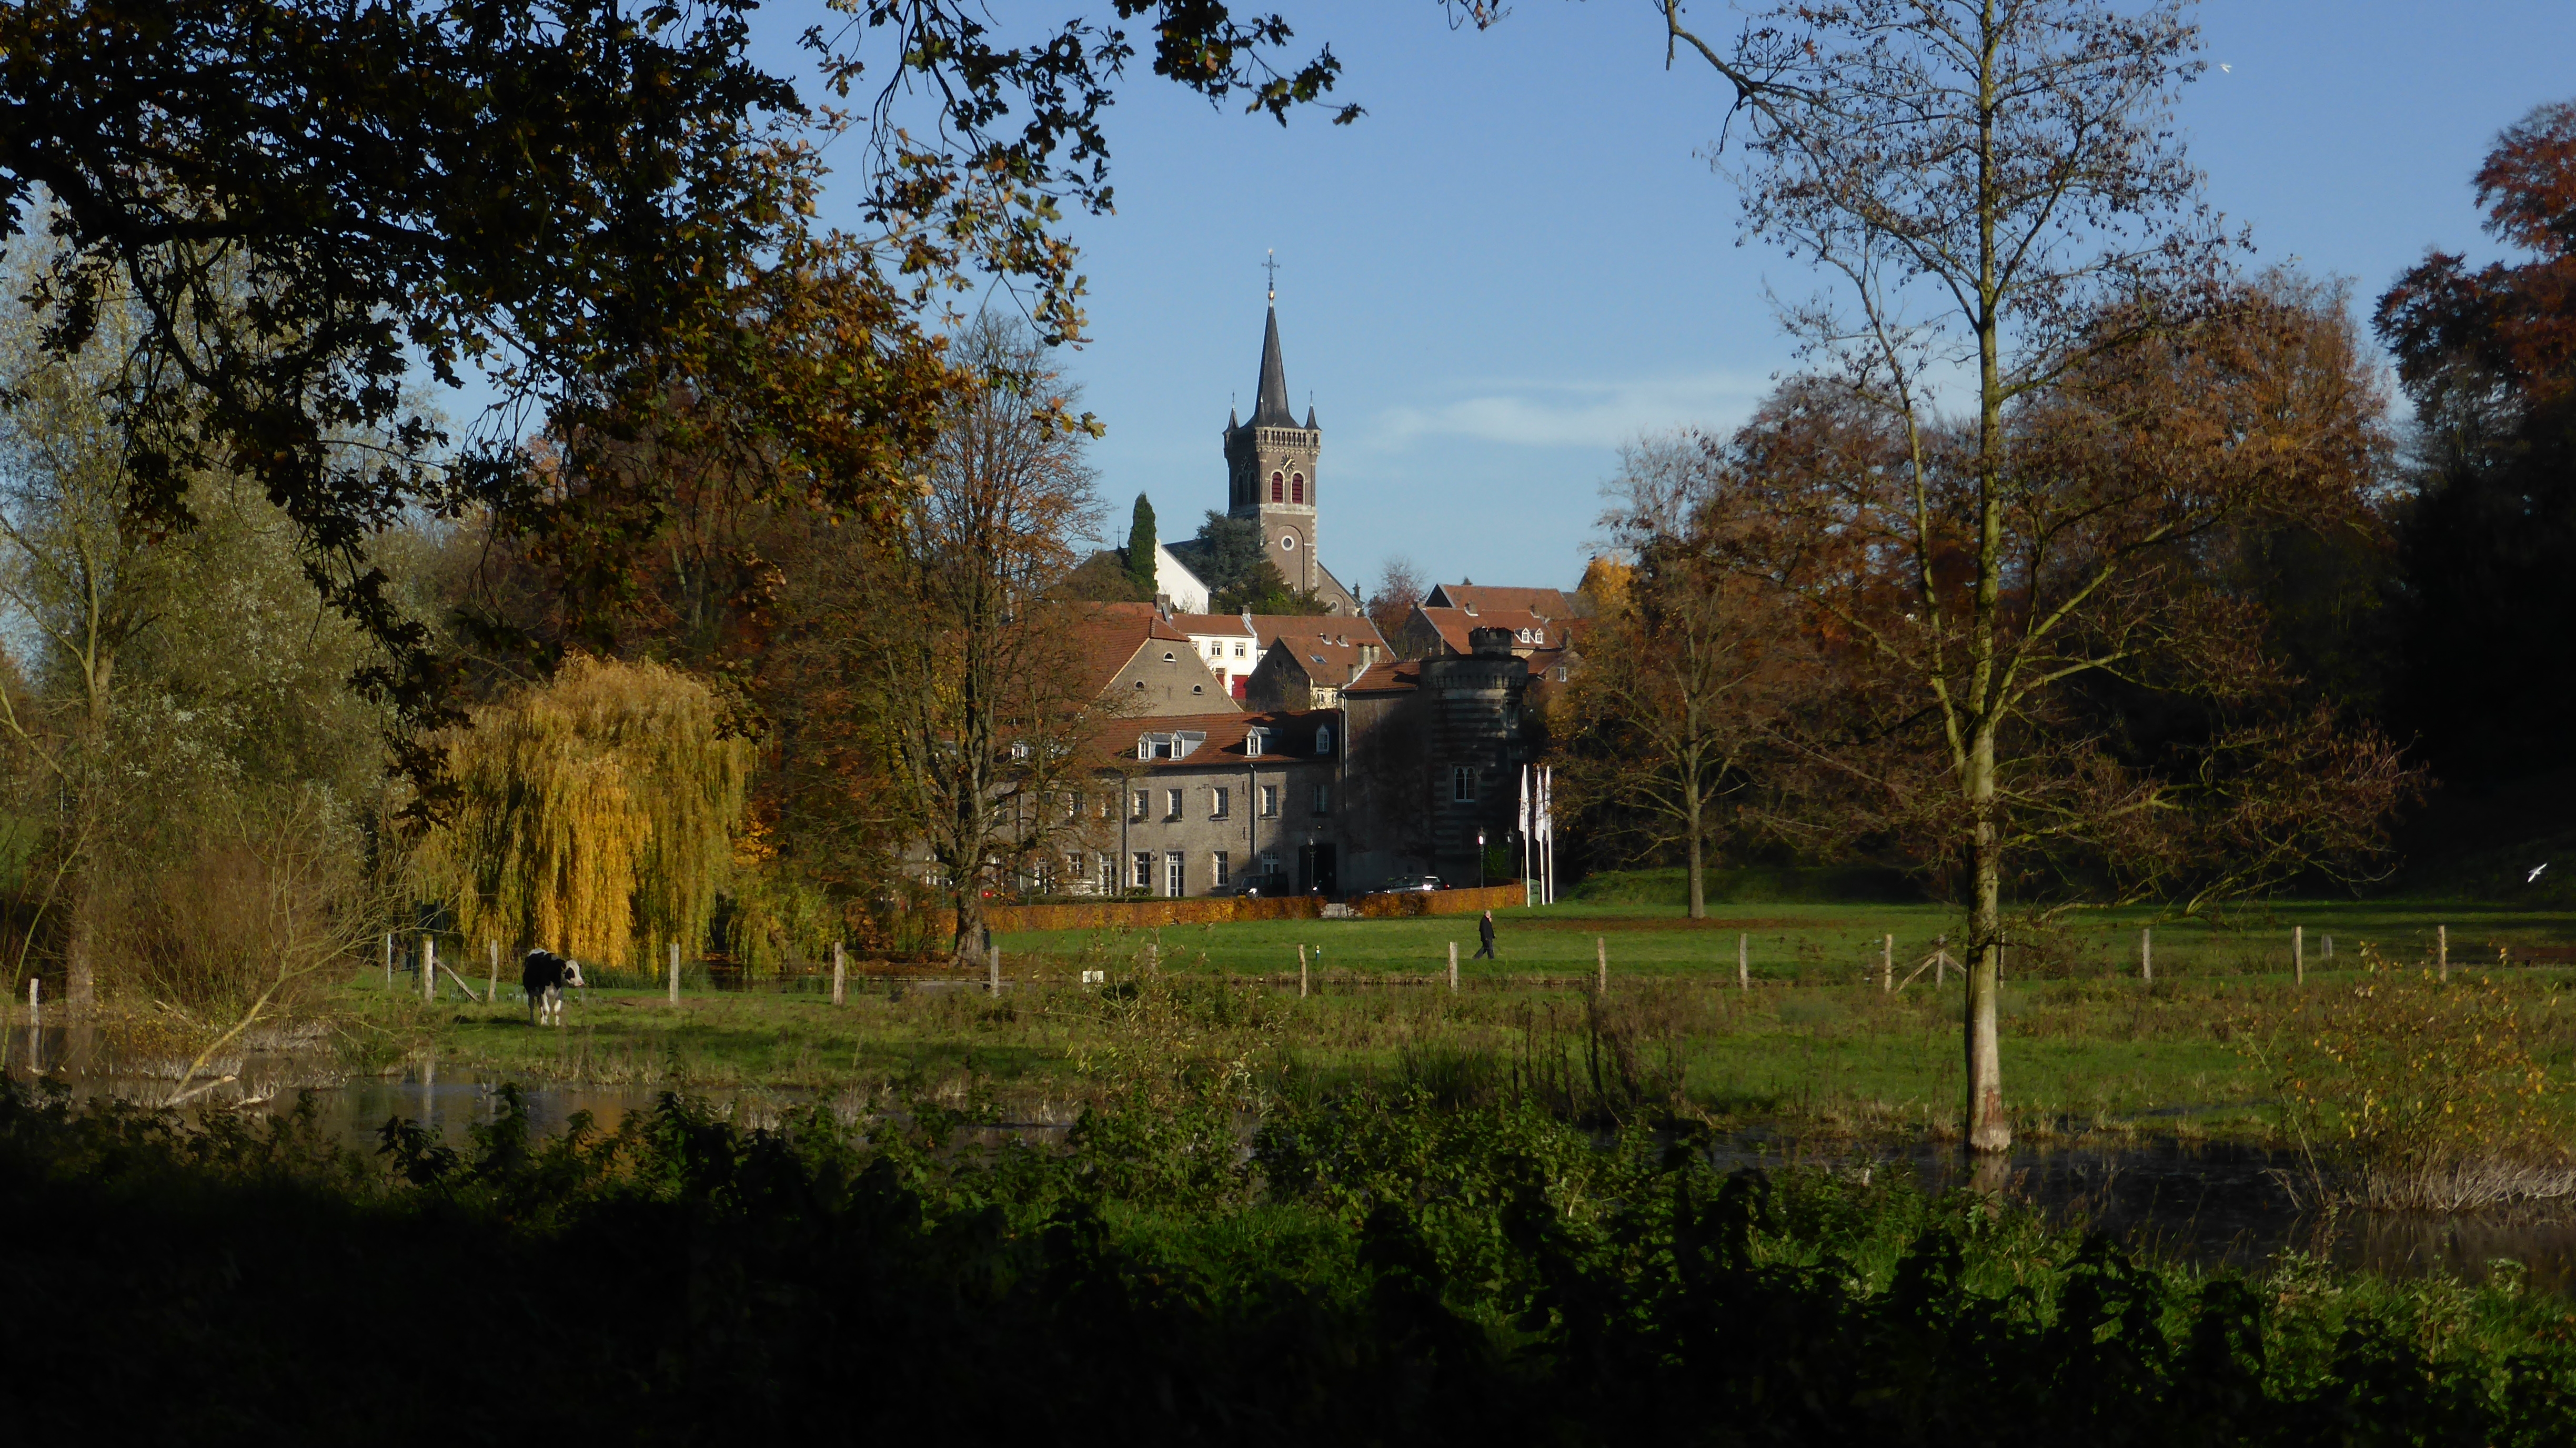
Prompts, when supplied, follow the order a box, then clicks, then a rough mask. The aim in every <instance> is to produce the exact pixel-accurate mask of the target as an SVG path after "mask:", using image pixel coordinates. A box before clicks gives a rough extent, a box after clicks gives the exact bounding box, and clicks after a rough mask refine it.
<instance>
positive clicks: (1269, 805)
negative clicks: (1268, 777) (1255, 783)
mask: <svg viewBox="0 0 2576 1448" xmlns="http://www.w3.org/2000/svg"><path fill="white" fill-rule="evenodd" d="M1261 817H1262V818H1263V819H1266V820H1275V819H1277V818H1279V786H1277V785H1275V784H1265V785H1263V786H1261Z"/></svg>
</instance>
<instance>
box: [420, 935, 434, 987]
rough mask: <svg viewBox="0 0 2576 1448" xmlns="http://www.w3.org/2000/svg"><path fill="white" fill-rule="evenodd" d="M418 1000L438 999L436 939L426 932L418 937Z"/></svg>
mask: <svg viewBox="0 0 2576 1448" xmlns="http://www.w3.org/2000/svg"><path fill="white" fill-rule="evenodd" d="M420 998H421V999H422V1000H423V1001H424V1002H435V1001H436V1000H437V999H438V937H437V936H434V935H432V934H430V933H429V932H428V931H426V930H424V931H422V932H421V935H420Z"/></svg>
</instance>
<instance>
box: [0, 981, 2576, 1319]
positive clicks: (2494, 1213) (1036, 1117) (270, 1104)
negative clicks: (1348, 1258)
mask: <svg viewBox="0 0 2576 1448" xmlns="http://www.w3.org/2000/svg"><path fill="white" fill-rule="evenodd" d="M89 1034H90V1033H88V1032H85V1031H75V1030H72V1029H69V1028H67V1027H64V1026H49V1027H46V1028H45V1029H44V1030H43V1031H42V1032H41V1033H35V1032H30V1031H28V1030H27V1029H26V1027H25V1026H24V1025H23V1024H21V1025H20V1026H18V1027H17V1028H16V1029H15V1030H12V1031H11V1032H10V1035H11V1037H12V1039H11V1040H10V1042H9V1045H10V1047H11V1049H10V1053H9V1069H10V1072H11V1074H12V1075H16V1076H21V1077H23V1076H24V1075H25V1074H26V1072H27V1067H28V1065H29V1064H30V1062H31V1061H33V1062H41V1063H42V1064H43V1066H44V1067H46V1068H47V1076H48V1079H51V1080H56V1081H61V1082H63V1083H65V1084H66V1085H67V1086H68V1087H69V1088H70V1089H71V1091H72V1092H73V1095H74V1097H75V1098H76V1099H82V1100H88V1099H96V1098H101V1097H117V1098H122V1099H125V1100H129V1101H139V1102H159V1101H162V1100H165V1099H167V1098H168V1097H169V1095H170V1094H171V1092H172V1090H173V1088H174V1086H175V1084H176V1077H177V1075H178V1072H179V1070H180V1068H181V1066H183V1065H184V1063H178V1064H174V1065H171V1066H169V1067H167V1068H166V1069H163V1070H159V1071H147V1070H138V1069H134V1066H133V1063H107V1065H106V1069H105V1070H103V1071H102V1070H76V1069H71V1068H73V1067H74V1066H75V1065H76V1064H77V1065H87V1066H97V1065H99V1064H100V1063H99V1061H98V1060H97V1057H96V1052H97V1044H96V1042H95V1041H94V1040H91V1039H87V1038H88V1037H89ZM217 1071H218V1073H219V1074H225V1075H229V1076H230V1077H231V1078H232V1079H230V1080H228V1081H226V1082H225V1084H224V1088H223V1090H222V1091H221V1092H219V1093H215V1094H210V1095H207V1096H204V1097H202V1098H200V1099H198V1100H196V1101H194V1102H192V1103H190V1104H189V1105H188V1106H186V1107H184V1108H182V1110H183V1114H185V1115H188V1116H190V1117H202V1116H203V1115H204V1114H205V1113H207V1112H210V1111H251V1112H273V1111H281V1110H286V1109H291V1108H292V1107H293V1106H294V1105H295V1103H296V1101H297V1099H298V1096H299V1094H300V1093H301V1092H304V1091H310V1092H312V1094H313V1100H314V1106H315V1109H316V1111H317V1112H318V1113H319V1117H320V1121H321V1125H322V1128H323V1130H324V1131H325V1132H327V1133H329V1134H330V1135H332V1136H333V1137H335V1138H337V1139H339V1140H341V1141H343V1142H346V1143H348V1144H350V1145H352V1146H357V1147H361V1148H367V1149H372V1148H373V1147H374V1146H375V1144H376V1142H377V1139H378V1133H379V1132H380V1131H381V1130H382V1128H383V1127H384V1125H385V1123H386V1122H387V1121H388V1120H390V1119H393V1118H395V1117H403V1118H408V1119H410V1120H414V1121H420V1122H424V1123H426V1124H427V1125H429V1126H430V1127H431V1128H432V1129H434V1130H436V1131H438V1132H439V1133H440V1134H441V1135H443V1136H445V1137H447V1138H448V1139H449V1140H450V1141H452V1142H455V1143H457V1144H459V1145H462V1144H463V1142H464V1140H465V1137H466V1133H467V1131H468V1130H469V1129H470V1128H471V1127H473V1126H475V1125H477V1124H480V1123H486V1122H489V1121H492V1120H493V1119H495V1118H496V1117H497V1116H498V1114H499V1112H500V1109H501V1087H502V1085H503V1084H504V1082H505V1080H507V1079H508V1078H505V1077H500V1076H487V1075H484V1074H482V1073H479V1072H474V1071H467V1070H461V1069H457V1068H452V1067H451V1068H449V1069H447V1070H444V1071H442V1070H441V1069H440V1067H439V1065H438V1063H437V1061H436V1060H435V1059H434V1058H424V1059H419V1060H415V1061H413V1062H412V1063H411V1064H410V1065H408V1066H407V1067H406V1068H404V1069H403V1070H402V1071H400V1072H398V1073H396V1074H392V1075H387V1076H367V1077H354V1076H351V1075H348V1074H347V1073H345V1072H343V1071H340V1070H338V1069H337V1068H335V1067H332V1066H331V1065H329V1064H328V1063H326V1062H323V1061H320V1060H317V1059H315V1058H312V1057H298V1056H296V1055H294V1054H292V1053H278V1054H273V1055H264V1054H262V1053H250V1054H249V1055H246V1056H244V1057H242V1058H240V1059H238V1060H235V1061H231V1062H227V1063H220V1064H219V1065H218V1067H217ZM520 1085H521V1098H522V1100H523V1101H524V1102H525V1103H526V1107H527V1111H528V1115H529V1119H530V1124H531V1125H532V1126H533V1127H534V1128H535V1129H536V1130H537V1131H539V1132H541V1133H545V1134H549V1135H552V1134H557V1133H560V1132H562V1131H563V1130H564V1129H565V1128H566V1127H567V1125H568V1124H569V1123H570V1122H571V1120H572V1118H573V1117H574V1116H575V1115H577V1114H579V1113H582V1112H588V1113H589V1114H590V1116H591V1118H592V1119H593V1120H594V1121H595V1122H597V1123H598V1124H599V1125H600V1126H602V1127H604V1128H613V1127H614V1126H615V1125H616V1124H617V1122H618V1121H619V1120H620V1119H621V1118H622V1117H624V1116H625V1114H626V1113H628V1112H630V1111H641V1110H649V1109H651V1108H652V1107H653V1106H654V1105H655V1104H656V1103H657V1102H658V1101H659V1100H660V1099H661V1095H662V1091H663V1089H664V1088H663V1087H661V1086H658V1085H625V1086H586V1085H570V1084H564V1083H560V1082H522V1083H520ZM696 1094H699V1095H701V1096H703V1097H704V1098H705V1099H707V1100H708V1101H709V1103H710V1104H711V1105H713V1106H714V1107H715V1108H716V1109H717V1110H718V1111H719V1112H720V1113H722V1114H724V1115H726V1116H729V1117H731V1118H732V1119H733V1120H735V1121H737V1122H739V1123H741V1124H744V1125H751V1126H765V1125H772V1124H775V1123H776V1122H778V1121H779V1120H781V1119H782V1118H784V1117H787V1116H789V1115H792V1114H794V1113H796V1112H800V1111H803V1110H807V1109H810V1108H811V1107H812V1106H814V1105H817V1104H821V1105H823V1106H826V1107H828V1108H830V1109H832V1110H833V1111H834V1112H835V1113H836V1114H838V1115H840V1116H841V1117H843V1119H845V1120H846V1119H853V1118H855V1117H856V1116H858V1115H860V1114H861V1113H863V1112H865V1111H867V1110H870V1109H872V1108H873V1106H874V1103H873V1102H872V1101H871V1100H869V1099H865V1098H862V1097H861V1096H859V1095H857V1094H856V1093H845V1094H843V1095H840V1096H834V1097H828V1098H827V1097H824V1096H820V1095H818V1094H817V1093H814V1092H811V1091H799V1090H793V1089H772V1088H752V1089H744V1090H725V1089H715V1090H700V1091H698V1092H697V1093H696ZM1013 1115H1014V1116H1015V1117H1018V1118H1022V1119H1015V1120H1010V1121H1006V1122H1003V1123H1001V1124H1000V1125H998V1126H997V1127H994V1128H990V1129H985V1130H979V1131H976V1132H974V1133H971V1139H975V1140H985V1141H1000V1140H1003V1139H1006V1138H1017V1139H1021V1140H1027V1139H1030V1138H1032V1137H1035V1138H1039V1139H1048V1138H1053V1137H1055V1136H1056V1135H1057V1134H1058V1133H1060V1132H1062V1131H1063V1130H1064V1129H1065V1127H1066V1126H1067V1125H1068V1124H1069V1122H1070V1120H1071V1118H1070V1116H1069V1115H1068V1114H1066V1113H1064V1112H1063V1111H1061V1110H1058V1109H1051V1108H1049V1107H1047V1106H1045V1105H1043V1104H1037V1105H1031V1106H1029V1107H1028V1108H1027V1109H1025V1110H1021V1111H1017V1112H1014V1113H1013ZM1248 1129H1249V1123H1247V1140H1248ZM1787 1162H1804V1163H1809V1164H1815V1165H1826V1166H1833V1167H1838V1168H1842V1169H1847V1170H1872V1171H1877V1170H1886V1169H1890V1168H1894V1169H1898V1170H1906V1171H1910V1172H1912V1173H1913V1174H1914V1176H1915V1178H1916V1179H1917V1180H1918V1181H1919V1182H1921V1183H1922V1184H1923V1185H1924V1186H1925V1187H1927V1188H1929V1189H1931V1190H1935V1191H1942V1190H1948V1189H1950V1188H1953V1187H1962V1186H1974V1187H1977V1188H1978V1189H1980V1190H1988V1191H1996V1190H1999V1191H2001V1192H2002V1193H2003V1194H2005V1195H2007V1196H2010V1197H2012V1198H2014V1199H2016V1200H2021V1201H2027V1202H2029V1203H2031V1204H2033V1205H2035V1206H2036V1207H2038V1208H2039V1209H2040V1210H2042V1211H2043V1212H2046V1213H2048V1214H2049V1215H2050V1216H2051V1217H2052V1218H2054V1219H2056V1220H2058V1221H2060V1222H2064V1223H2069V1224H2079V1223H2080V1224H2086V1225H2090V1226H2094V1227H2098V1228H2100V1229H2102V1230H2105V1231H2109V1232H2112V1233H2115V1234H2117V1235H2119V1236H2120V1237H2122V1238H2124V1239H2125V1240H2127V1241H2129V1242H2131V1243H2133V1244H2135V1245H2137V1246H2139V1247H2141V1248H2144V1249H2147V1250H2149V1251H2152V1252H2155V1253H2157V1254H2159V1255H2164V1256H2170V1257H2176V1258H2180V1259H2182V1260H2185V1261H2190V1262H2195V1263H2199V1264H2202V1265H2207V1266H2231V1267H2239V1268H2246V1269H2258V1268H2261V1267H2264V1266H2266V1265H2268V1264H2270V1263H2271V1262H2272V1261H2274V1260H2275V1259H2276V1258H2277V1257H2279V1256H2280V1254H2281V1253H2283V1252H2285V1251H2294V1252H2300V1253H2305V1254H2308V1255H2312V1256H2315V1257H2320V1258H2323V1259H2325V1260H2327V1261H2329V1262H2332V1263H2335V1264H2337V1265H2339V1266H2344V1267H2350V1268H2360V1269H2365V1270H2369V1271H2374V1272H2379V1273H2383V1274H2386V1275H2390V1276H2398V1277H2415V1276H2425V1275H2430V1274H2436V1273H2441V1274H2449V1275H2455V1276H2459V1277H2462V1278H2466V1279H2469V1280H2472V1281H2477V1280H2483V1279H2484V1278H2485V1277H2486V1276H2488V1275H2489V1274H2490V1272H2491V1271H2492V1270H2493V1267H2494V1264H2496V1263H2498V1262H2510V1263H2516V1264H2520V1267H2521V1268H2522V1269H2523V1270H2525V1271H2526V1272H2527V1273H2528V1281H2529V1284H2530V1286H2531V1287H2532V1288H2534V1289H2536V1290H2546V1291H2552V1292H2559V1293H2566V1294H2571V1295H2576V1208H2571V1207H2563V1206H2550V1207H2523V1208H2509V1209H2498V1210H2491V1211H2486V1212H2477V1213H2468V1214H2462V1215H2458V1216H2440V1215H2432V1214H2400V1213H2363V1214H2345V1215H2341V1216H2335V1217H2322V1216H2319V1215H2317V1214H2314V1213H2303V1212H2301V1211H2300V1210H2299V1209H2298V1206H2297V1204H2296V1202H2295V1201H2294V1200H2293V1198H2292V1197H2291V1194H2290V1192H2289V1191H2288V1189H2287V1188H2286V1186H2285V1185H2284V1179H2285V1178H2295V1177H2296V1175H2297V1172H2298V1167H2299V1163H2298V1161H2297V1159H2296V1158H2295V1156H2293V1155H2292V1154H2291V1153H2288V1152H2282V1151H2273V1150H2267V1149H2264V1148H2261V1147H2251V1146H2243V1145H2233V1144H2225V1143H2200V1142H2182V1141H2171V1140H2167V1141H2148V1142H2136V1143H2130V1144H2123V1145H2117V1146H2086V1147H2056V1148H2049V1149H2039V1150H2032V1149H2024V1150H2018V1151H2015V1152H2014V1153H2012V1155H2011V1156H2010V1157H2009V1158H2007V1159H2006V1160H2005V1161H2004V1163H2002V1164H2001V1166H2000V1167H1997V1166H1994V1165H1987V1166H1984V1167H1982V1168H1981V1167H1979V1166H1976V1165H1974V1164H1972V1163H1970V1162H1969V1161H1968V1160H1967V1159H1966V1157H1965V1155H1964V1154H1963V1153H1961V1152H1959V1151H1958V1150H1956V1149H1955V1148H1954V1147H1949V1146H1944V1145H1936V1144H1924V1145H1920V1146H1916V1147H1913V1148H1909V1149H1903V1150H1872V1149H1867V1148H1861V1147H1855V1146H1853V1145H1851V1144H1849V1143H1835V1144H1829V1145H1822V1146H1819V1145H1815V1144H1812V1143H1804V1144H1802V1143H1796V1142H1787V1141H1784V1140H1782V1139H1779V1138H1773V1137H1761V1136H1746V1137H1742V1138H1738V1139H1736V1140H1734V1141H1732V1142H1730V1143H1728V1144H1727V1145H1726V1146H1725V1147H1724V1148H1723V1149H1722V1150H1721V1151H1720V1152H1719V1164H1720V1165H1722V1166H1737V1165H1760V1166H1778V1165H1781V1164H1783V1163H1787Z"/></svg>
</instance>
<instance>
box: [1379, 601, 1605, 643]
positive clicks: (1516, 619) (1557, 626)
mask: <svg viewBox="0 0 2576 1448" xmlns="http://www.w3.org/2000/svg"><path fill="white" fill-rule="evenodd" d="M1415 611H1416V612H1417V613H1419V614H1420V615H1421V616H1422V618H1423V620H1424V621H1425V622H1427V623H1429V624H1430V625H1431V627H1432V630H1433V631H1434V632H1436V633H1438V634H1439V635H1440V641H1441V642H1442V643H1444V644H1447V645H1448V646H1449V651H1450V652H1451V653H1457V654H1471V653H1474V652H1475V648H1474V646H1473V645H1471V644H1470V643H1469V642H1468V637H1467V636H1468V634H1469V633H1470V632H1471V631H1473V630H1475V629H1480V628H1507V629H1510V630H1511V631H1512V648H1513V650H1514V651H1516V652H1517V651H1519V650H1522V649H1560V648H1563V647H1565V644H1566V635H1567V628H1566V625H1565V624H1564V623H1562V622H1559V621H1557V620H1554V619H1550V618H1546V617H1543V616H1542V615H1539V614H1536V613H1533V612H1531V611H1530V610H1528V609H1525V608H1501V609H1493V608H1479V609H1477V610H1476V611H1475V612H1474V613H1469V612H1467V611H1466V610H1465V609H1463V608H1432V607H1430V606H1429V605H1427V604H1426V605H1424V606H1422V607H1420V608H1418V609H1416V610H1415Z"/></svg>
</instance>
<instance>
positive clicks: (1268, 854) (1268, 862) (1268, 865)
mask: <svg viewBox="0 0 2576 1448" xmlns="http://www.w3.org/2000/svg"><path fill="white" fill-rule="evenodd" d="M1261 873H1263V874H1265V875H1276V874H1278V873H1279V852H1278V851H1277V850H1263V851H1262V852H1261Z"/></svg>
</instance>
